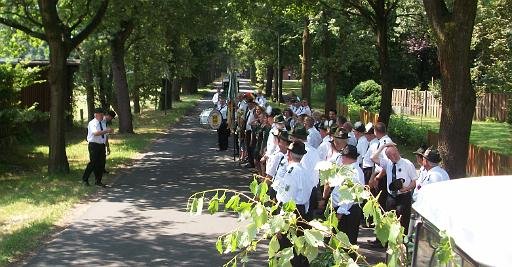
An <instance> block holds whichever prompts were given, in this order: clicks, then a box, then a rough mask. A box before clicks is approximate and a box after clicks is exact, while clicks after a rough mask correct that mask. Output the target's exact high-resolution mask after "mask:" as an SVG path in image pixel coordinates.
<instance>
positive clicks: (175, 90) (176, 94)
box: [172, 78, 181, 102]
mask: <svg viewBox="0 0 512 267" xmlns="http://www.w3.org/2000/svg"><path fill="white" fill-rule="evenodd" d="M180 91H181V80H180V79H178V78H175V79H174V80H172V99H173V101H174V102H180V101H181V99H180Z"/></svg>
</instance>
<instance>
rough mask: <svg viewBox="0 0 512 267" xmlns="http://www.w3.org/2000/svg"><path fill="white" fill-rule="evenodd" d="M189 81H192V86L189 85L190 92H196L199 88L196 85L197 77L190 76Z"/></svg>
mask: <svg viewBox="0 0 512 267" xmlns="http://www.w3.org/2000/svg"><path fill="white" fill-rule="evenodd" d="M191 83H192V84H191V86H192V87H191V91H190V92H191V93H192V94H197V92H198V89H199V87H198V85H199V79H198V78H197V77H192V81H191Z"/></svg>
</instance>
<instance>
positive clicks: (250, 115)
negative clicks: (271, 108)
mask: <svg viewBox="0 0 512 267" xmlns="http://www.w3.org/2000/svg"><path fill="white" fill-rule="evenodd" d="M255 112H256V103H255V102H254V99H253V98H251V97H248V98H247V110H246V112H245V116H244V118H245V147H246V149H247V161H248V162H247V165H246V166H245V167H247V168H254V167H255V165H254V143H256V142H253V141H252V126H251V125H252V123H253V122H254V121H255V120H256V116H255Z"/></svg>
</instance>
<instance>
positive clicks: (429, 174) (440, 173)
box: [413, 148, 450, 200]
mask: <svg viewBox="0 0 512 267" xmlns="http://www.w3.org/2000/svg"><path fill="white" fill-rule="evenodd" d="M422 156H423V167H424V168H425V170H426V173H425V174H424V177H420V179H418V180H419V182H418V183H417V185H416V189H415V190H414V193H413V199H414V200H416V196H417V194H418V191H420V189H421V187H422V186H425V185H427V184H432V183H437V182H443V181H448V180H450V176H449V175H448V173H447V172H446V171H445V170H444V169H443V168H441V167H440V166H439V163H440V162H441V155H440V154H439V151H438V150H437V149H435V148H429V149H427V150H426V151H425V153H424V154H423V155H422Z"/></svg>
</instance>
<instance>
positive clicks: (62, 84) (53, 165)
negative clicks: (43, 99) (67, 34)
mask: <svg viewBox="0 0 512 267" xmlns="http://www.w3.org/2000/svg"><path fill="white" fill-rule="evenodd" d="M48 46H49V48H50V69H49V71H48V83H49V84H50V88H51V94H50V98H51V99H50V102H51V105H50V114H51V116H50V145H49V163H48V172H50V173H62V172H64V173H67V172H69V162H68V157H67V155H66V135H65V133H64V130H65V125H64V124H65V120H64V115H65V109H64V107H65V103H66V95H67V92H66V91H67V88H66V86H67V74H68V72H67V70H66V60H67V58H68V56H69V52H68V51H67V49H66V47H65V46H64V44H63V43H62V41H60V40H59V39H57V40H48Z"/></svg>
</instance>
